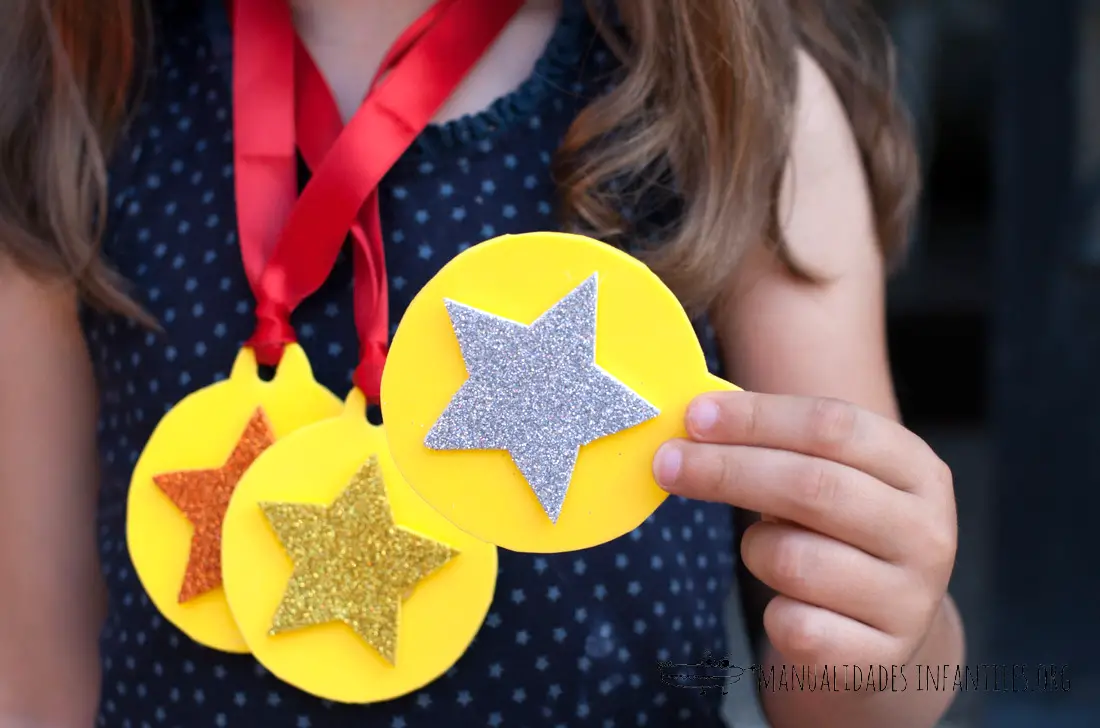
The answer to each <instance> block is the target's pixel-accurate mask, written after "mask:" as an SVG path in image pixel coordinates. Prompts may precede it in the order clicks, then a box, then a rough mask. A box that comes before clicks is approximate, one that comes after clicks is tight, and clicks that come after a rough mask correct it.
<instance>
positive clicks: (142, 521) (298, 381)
mask: <svg viewBox="0 0 1100 728" xmlns="http://www.w3.org/2000/svg"><path fill="white" fill-rule="evenodd" d="M339 410H340V401H339V400H338V399H337V398H336V397H334V396H333V395H332V394H331V393H330V392H329V391H328V390H327V389H325V388H324V387H322V386H321V385H319V384H317V382H316V381H314V379H313V374H312V372H311V370H310V367H309V362H308V361H307V360H306V356H305V352H303V351H302V350H301V348H300V347H298V346H297V345H291V346H288V347H287V349H286V351H285V352H284V354H283V357H282V361H281V362H280V364H279V368H278V370H277V372H276V374H275V377H274V379H272V380H271V381H269V382H268V381H264V380H262V379H260V377H259V375H258V374H257V367H256V360H255V357H254V354H253V352H252V349H250V348H246V349H243V350H242V351H241V352H240V353H239V354H238V355H237V361H236V363H235V364H234V366H233V370H232V372H231V373H230V375H229V378H228V379H226V380H225V381H223V382H218V383H216V384H213V385H211V386H209V387H205V388H204V389H200V390H199V391H197V392H195V393H193V394H191V395H189V396H187V397H186V398H184V399H183V400H182V401H181V402H180V403H179V404H177V405H176V406H175V407H173V408H172V409H171V410H170V411H169V412H168V413H167V414H166V415H165V416H164V418H163V419H162V420H161V421H160V423H159V424H158V425H157V427H156V429H155V430H154V431H153V436H152V437H151V438H150V439H149V442H148V444H147V445H146V446H145V450H144V451H143V452H142V454H141V457H140V458H138V461H137V464H136V466H135V467H134V473H133V476H132V477H131V480H130V492H129V496H128V502H127V511H126V542H127V545H128V546H129V550H130V558H131V560H132V561H133V563H134V569H135V571H136V573H137V576H138V578H139V579H140V580H141V583H142V585H143V586H144V587H145V590H146V592H147V593H148V594H149V598H150V600H151V601H152V602H153V604H154V605H155V606H156V607H157V609H158V610H160V612H161V614H163V615H164V617H165V618H166V619H167V620H168V621H170V622H171V623H172V624H174V625H175V626H176V627H178V628H179V629H180V630H181V631H183V632H184V633H185V634H187V635H188V636H190V637H191V638H192V639H194V640H195V641H196V642H199V643H201V644H204V645H206V646H208V647H212V648H214V649H218V650H224V651H226V652H247V651H248V648H247V646H246V645H245V643H244V640H243V639H242V638H241V635H240V632H239V631H238V630H237V625H236V622H235V621H234V620H233V616H232V615H231V614H230V612H229V605H228V604H227V602H226V600H225V592H224V590H223V589H222V571H221V545H222V542H221V539H222V520H223V519H224V517H225V511H226V508H227V507H228V506H229V501H230V498H231V497H232V495H233V491H234V490H235V488H236V487H237V484H238V482H239V481H240V479H241V476H242V475H244V473H245V471H246V470H247V469H248V468H249V466H251V464H252V463H253V461H255V460H256V458H257V457H258V456H259V455H260V453H262V452H263V451H264V450H266V449H267V448H268V447H270V446H271V444H272V443H274V442H275V441H276V440H277V439H278V438H279V437H282V436H284V435H286V434H288V433H290V432H293V431H294V430H296V429H298V428H299V427H301V426H303V425H306V424H309V423H311V422H315V421H317V420H320V419H324V418H325V417H328V416H331V415H332V414H333V413H335V412H339Z"/></svg>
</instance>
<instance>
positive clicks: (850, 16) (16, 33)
mask: <svg viewBox="0 0 1100 728" xmlns="http://www.w3.org/2000/svg"><path fill="white" fill-rule="evenodd" d="M7 4H8V8H9V10H8V20H7V21H6V22H5V23H4V26H3V28H0V94H2V97H3V99H4V103H3V104H0V257H3V256H6V257H9V258H11V259H13V260H14V261H15V262H16V264H18V265H21V266H22V267H24V268H25V269H27V270H29V271H31V272H32V273H35V274H40V275H44V276H49V277H59V276H63V277H68V278H70V279H72V280H73V281H74V282H75V283H76V284H77V285H78V286H79V288H80V290H81V292H82V293H83V294H84V295H85V297H86V298H87V299H88V300H89V301H90V302H91V303H93V304H95V305H98V306H100V307H102V308H105V309H108V310H113V311H117V312H119V313H122V314H125V315H130V316H139V317H141V311H140V309H139V308H138V307H137V306H136V305H135V304H134V303H133V301H132V300H131V299H130V298H129V297H128V296H127V295H126V293H125V289H124V282H123V281H122V280H120V278H119V277H118V276H117V274H115V273H114V272H113V271H112V270H111V268H110V267H109V266H108V265H107V264H106V263H105V262H104V261H103V260H102V259H101V258H100V256H99V251H98V240H99V236H100V233H101V231H102V227H103V222H104V218H105V216H106V199H107V198H106V195H107V190H106V187H107V178H106V171H105V170H106V165H105V158H106V157H107V155H108V154H109V150H110V144H111V140H112V138H113V136H114V135H115V134H116V133H117V131H118V128H119V125H120V123H121V122H122V121H123V119H124V115H125V112H126V101H127V99H128V98H129V96H130V94H129V91H130V82H131V80H132V79H133V77H134V76H135V73H134V70H135V64H136V61H135V52H134V48H135V38H136V37H140V33H141V32H143V31H144V30H145V28H144V26H143V23H142V22H141V21H140V20H139V18H141V17H142V15H141V13H140V12H139V8H140V7H141V0H97V1H96V2H90V1H89V0H8V3H7ZM13 5H14V10H13V9H12V6H13ZM589 5H590V8H589V9H590V13H591V15H592V16H593V19H594V20H595V21H596V22H597V25H598V27H599V28H600V31H601V33H602V34H603V35H604V37H605V38H606V39H607V41H608V42H609V44H610V45H611V46H612V48H613V49H614V50H615V52H616V53H617V54H618V55H619V56H620V57H621V60H622V65H623V69H624V74H623V77H622V78H621V79H620V80H619V82H618V83H617V84H616V85H615V87H614V89H613V90H612V91H611V92H610V93H609V94H608V95H606V96H604V97H602V98H600V99H598V100H596V101H595V102H593V103H592V104H591V105H590V106H588V107H587V108H586V109H585V110H584V111H583V113H581V114H580V116H579V117H578V118H577V119H576V121H575V122H574V123H573V126H572V128H571V129H570V131H569V133H568V135H567V137H566V139H565V141H564V144H563V145H562V147H561V149H560V150H559V153H558V157H557V159H556V162H555V173H556V176H557V180H558V183H559V187H560V191H561V201H562V212H563V215H564V216H565V217H566V219H567V220H570V221H572V222H574V223H577V224H579V225H581V226H583V227H584V228H586V229H587V230H589V231H591V232H592V234H594V235H595V236H597V237H599V238H601V239H604V240H607V241H608V242H613V243H619V244H626V243H627V242H629V241H630V240H631V236H632V235H633V234H634V232H635V229H634V228H633V227H632V225H631V223H630V221H629V216H626V215H624V214H623V204H622V203H623V200H622V195H623V194H624V193H623V189H622V186H621V185H617V184H616V183H617V182H621V181H623V180H627V181H628V185H627V186H628V187H629V190H630V192H629V194H630V195H637V196H639V197H644V196H645V195H646V194H647V193H648V192H651V191H653V190H654V189H656V188H659V187H661V188H669V187H671V188H674V189H675V191H676V196H677V198H678V199H679V200H680V201H681V204H682V209H681V214H679V215H678V216H677V222H676V223H675V224H673V225H670V226H668V227H667V229H665V230H663V238H664V239H663V240H661V241H660V242H661V244H660V245H657V246H654V247H653V248H652V250H651V252H650V253H649V254H648V260H649V262H650V265H651V266H652V267H653V268H654V269H655V270H656V271H657V272H658V273H659V274H660V275H661V276H662V277H663V278H664V279H665V280H666V282H667V283H668V284H669V285H670V287H672V289H673V290H674V291H676V293H677V294H678V295H679V296H680V298H681V300H682V301H683V302H684V304H685V306H687V307H688V308H689V310H693V311H699V310H702V309H703V308H705V307H706V306H707V305H708V304H709V303H710V302H711V301H712V300H714V298H715V297H716V296H717V294H718V292H719V290H720V288H721V286H722V284H723V283H724V281H725V279H726V277H727V276H728V274H729V271H730V270H731V269H732V268H733V267H734V266H735V265H736V264H737V262H738V260H739V259H740V256H741V255H742V254H743V253H744V251H745V250H746V249H748V247H749V246H751V245H753V244H756V243H759V242H761V241H764V242H766V243H767V244H769V245H771V246H773V248H774V250H775V251H776V252H777V254H779V255H780V256H781V257H782V258H783V259H784V260H785V261H786V262H787V264H788V265H789V267H790V268H791V270H792V272H794V273H796V274H797V275H800V276H803V277H807V278H812V271H805V270H802V269H801V268H800V267H799V265H798V262H797V261H795V260H793V259H792V257H791V256H790V255H789V254H788V251H787V248H786V246H785V245H784V242H783V239H782V235H781V234H780V225H779V218H778V214H777V201H778V192H779V187H780V182H781V179H782V175H783V171H784V168H785V164H786V159H787V149H788V145H789V139H790V120H791V112H792V109H793V106H794V102H795V96H796V93H797V83H798V73H797V59H796V51H797V49H799V48H802V49H804V50H805V51H807V52H809V53H810V54H811V55H812V56H813V57H814V58H815V59H816V60H817V62H818V63H819V64H821V66H822V67H823V68H824V69H825V71H826V73H827V74H828V75H829V77H830V78H831V80H832V82H833V84H834V86H835V87H836V89H837V91H838V94H839V96H840V98H841V100H842V101H843V103H844V105H845V107H846V109H847V111H848V115H849V118H850V120H851V123H852V126H853V129H854V131H855V135H856V139H857V141H858V143H859V147H860V150H861V153H862V157H863V162H864V165H865V168H866V171H867V175H868V179H869V184H870V189H871V193H872V198H873V203H874V211H875V213H876V220H877V225H878V234H879V239H880V243H881V245H882V246H883V247H884V249H885V250H886V251H887V252H888V253H889V252H892V251H894V250H896V249H898V248H899V247H901V246H902V245H903V243H904V240H905V236H906V233H907V227H908V222H909V217H910V214H911V211H912V208H913V204H914V199H915V196H916V184H917V167H916V164H915V154H914V151H913V146H912V143H911V140H910V137H909V133H908V128H907V125H906V123H905V119H904V116H903V115H902V113H901V111H900V108H899V105H898V103H897V100H896V99H895V95H894V78H893V76H894V72H893V56H892V53H891V47H890V44H889V41H888V40H887V36H886V35H885V33H884V32H883V31H882V29H881V28H880V27H879V25H878V24H877V21H876V19H875V18H874V16H873V14H872V13H870V11H869V10H868V9H867V8H865V7H864V3H862V2H860V1H859V0H645V1H640V0H631V1H630V2H621V3H617V5H618V10H619V18H620V19H621V21H622V22H621V24H618V23H610V22H608V21H607V14H606V8H605V7H603V4H601V3H600V2H599V1H598V0H590V2H589ZM620 28H621V29H623V32H621V33H620V31H619V29H620ZM606 140H614V143H606Z"/></svg>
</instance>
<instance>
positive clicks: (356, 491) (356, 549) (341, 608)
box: [260, 456, 458, 665]
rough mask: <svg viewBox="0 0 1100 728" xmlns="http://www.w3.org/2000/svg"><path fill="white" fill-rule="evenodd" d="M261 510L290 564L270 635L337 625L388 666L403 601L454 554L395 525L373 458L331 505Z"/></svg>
mask: <svg viewBox="0 0 1100 728" xmlns="http://www.w3.org/2000/svg"><path fill="white" fill-rule="evenodd" d="M260 508H261V509H262V510H263V513H264V515H265V516H266V517H267V520H268V522H269V523H270V524H271V527H272V528H273V529H274V530H275V534H276V536H278V538H279V541H280V542H281V543H282V545H283V548H285V549H286V551H287V554H288V555H289V556H290V560H291V561H292V562H293V563H294V571H293V573H292V574H291V577H290V583H289V584H288V585H287V588H286V592H285V593H284V594H283V599H282V601H281V602H280V603H279V606H278V608H277V609H276V610H275V618H274V620H273V622H272V626H271V634H273V635H274V634H278V633H279V632H284V631H286V630H291V629H298V628H301V627H307V626H310V625H316V624H325V623H327V622H336V621H340V622H344V623H345V624H347V625H348V626H349V627H351V628H352V629H353V630H355V632H356V633H357V634H358V635H359V636H360V637H362V638H363V640H365V641H366V643H367V644H369V645H370V646H371V647H373V648H374V649H376V650H377V651H378V652H379V654H381V655H382V657H383V658H385V660H386V661H387V662H389V663H390V664H391V665H392V664H394V661H395V656H396V653H397V623H398V615H399V613H400V608H401V598H402V596H403V595H405V594H407V593H408V592H409V591H410V590H411V589H412V588H413V587H414V586H415V585H416V584H417V583H418V582H419V581H421V580H422V579H424V578H425V577H427V576H428V575H429V574H431V573H432V572H434V571H435V570H436V569H439V568H440V567H441V566H443V565H444V564H446V563H447V562H448V561H450V560H451V559H453V558H454V557H455V556H457V555H458V551H456V550H455V549H453V548H451V547H449V546H446V545H444V544H441V543H438V542H436V541H432V540H431V539H428V538H425V537H423V536H420V535H417V534H415V533H412V532H411V531H407V530H405V529H404V528H401V527H400V526H397V525H395V524H394V522H393V514H392V513H391V511H390V503H389V499H388V498H387V496H386V486H385V483H383V482H382V474H381V471H380V470H379V468H378V461H377V459H376V458H375V457H374V456H371V458H370V459H369V460H368V461H367V462H366V463H365V464H364V465H363V467H361V468H360V469H359V471H358V472H357V473H356V474H355V475H354V476H353V477H352V479H351V482H350V483H348V485H347V487H345V488H344V491H343V492H342V493H341V494H340V495H339V496H337V497H336V500H335V501H333V503H332V505H330V506H321V505H310V504H304V503H261V504H260Z"/></svg>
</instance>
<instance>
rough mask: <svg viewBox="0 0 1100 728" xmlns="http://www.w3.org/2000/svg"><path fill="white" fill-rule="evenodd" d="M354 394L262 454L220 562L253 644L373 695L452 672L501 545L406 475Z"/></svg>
mask: <svg viewBox="0 0 1100 728" xmlns="http://www.w3.org/2000/svg"><path fill="white" fill-rule="evenodd" d="M365 410H366V404H365V400H364V398H363V396H362V394H360V393H359V391H358V390H354V391H353V392H352V393H351V395H350V396H349V397H348V400H347V403H346V405H345V409H344V412H343V413H342V414H341V415H339V416H337V417H334V418H332V419H329V420H325V421H324V422H319V423H317V424H315V425H312V426H310V427H306V428H304V429H301V430H299V431H298V432H296V433H294V434H293V435H292V436H290V437H288V438H285V439H283V440H281V441H280V442H279V443H278V444H276V445H275V446H274V447H272V448H270V449H268V450H267V451H266V452H264V453H263V454H262V455H261V456H260V457H259V458H258V459H257V460H256V461H255V463H253V465H252V467H251V468H249V470H248V472H247V473H246V474H245V476H244V478H242V479H241V482H240V484H239V485H238V486H237V489H236V491H235V492H234V494H233V499H232V501H231V502H230V505H229V510H228V511H227V512H226V516H225V525H224V530H223V539H222V568H223V573H224V579H225V591H226V595H227V597H228V600H229V606H230V607H231V609H232V611H233V616H234V617H235V618H236V621H237V624H238V626H239V628H240V631H241V634H242V635H243V637H244V641H245V643H246V644H247V645H248V648H249V649H250V650H251V652H252V654H253V655H254V656H255V658H256V659H257V660H258V661H259V662H260V663H261V664H262V665H264V667H266V668H267V669H268V670H270V671H271V672H272V673H273V674H274V675H275V676H276V677H278V678H280V679H281V680H283V681H284V682H287V683H289V684H291V685H294V686H295V687H297V688H299V689H301V690H304V691H306V692H308V693H312V694H313V695H316V696H318V697H321V698H326V699H329V700H335V701H339V702H344V703H373V702H379V701H383V700H389V699H391V698H395V697H399V696H401V695H405V694H407V693H409V692H412V691H413V690H416V689H418V688H420V687H422V686H424V685H426V684H428V683H429V682H431V681H432V680H434V679H436V678H437V677H439V676H440V675H442V674H443V673H444V672H446V671H447V670H448V669H449V668H450V667H451V666H452V665H453V664H454V663H455V662H456V661H458V659H459V658H460V657H461V656H462V654H463V653H464V652H465V651H466V648H467V647H468V646H469V644H470V642H472V641H473V638H474V635H475V634H477V631H478V629H480V627H481V623H482V622H483V621H484V619H485V615H486V614H487V613H488V611H489V604H490V603H491V602H492V599H493V591H494V588H495V586H496V575H497V551H496V547H494V546H493V545H492V544H489V543H485V542H484V541H480V540H478V539H476V538H474V537H472V536H470V535H469V534H466V533H464V532H463V531H461V530H459V529H458V528H456V527H455V526H454V525H452V524H451V523H450V522H448V521H447V520H446V519H445V518H443V517H442V516H440V515H439V514H438V513H437V512H436V511H435V510H433V509H432V508H431V506H429V505H428V504H427V503H425V502H424V501H423V500H422V499H421V498H420V497H419V496H418V495H417V494H416V493H415V492H414V491H413V490H412V489H411V488H409V486H408V485H407V484H406V483H405V482H404V480H403V479H402V478H401V476H400V473H398V471H397V468H395V467H394V465H393V462H392V460H391V459H390V456H389V453H388V450H387V447H386V438H385V435H384V434H383V432H382V428H380V427H376V426H374V425H372V424H370V422H368V421H367V418H366V412H365Z"/></svg>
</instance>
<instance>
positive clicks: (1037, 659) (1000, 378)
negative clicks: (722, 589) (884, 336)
mask: <svg viewBox="0 0 1100 728" xmlns="http://www.w3.org/2000/svg"><path fill="white" fill-rule="evenodd" d="M875 4H876V5H877V6H878V8H879V10H880V11H881V13H882V15H883V17H884V18H885V19H886V21H887V23H888V25H889V27H890V30H891V32H892V34H893V36H894V39H895V42H896V44H897V46H898V50H899V73H900V77H901V82H902V86H903V91H904V95H905V98H906V101H907V103H908V105H909V106H910V108H911V110H912V113H913V116H914V119H915V122H916V124H917V130H918V132H919V139H920V147H921V153H922V158H923V161H924V167H925V169H924V179H925V191H924V198H923V205H922V208H921V215H920V221H919V224H918V225H917V230H916V231H915V235H914V240H913V243H912V250H911V253H910V256H909V260H908V262H907V264H906V265H905V267H904V268H903V269H902V271H901V272H900V273H899V274H898V275H897V276H896V277H895V279H894V280H893V281H892V284H891V288H890V299H889V319H890V321H889V324H890V346H891V355H892V360H893V365H894V376H895V379H896V382H897V388H898V396H899V398H900V401H901V406H902V411H903V414H904V417H905V419H906V423H907V424H908V425H909V426H910V427H911V428H913V429H914V430H916V431H917V432H918V433H919V434H921V435H922V436H923V437H925V439H927V440H928V441H929V442H930V443H931V444H932V445H933V446H934V447H935V448H936V449H937V451H938V452H939V453H940V454H941V456H942V457H944V459H945V460H946V461H947V462H948V463H949V464H950V465H951V466H952V470H953V472H954V475H955V484H956V491H957V497H958V504H959V528H960V536H959V537H960V544H959V554H958V561H957V566H956V571H955V575H954V579H953V583H952V593H953V594H954V595H955V597H956V599H957V601H958V603H959V606H960V609H961V611H962V612H963V616H964V619H965V620H966V625H967V631H968V634H967V641H968V645H967V648H968V655H967V658H966V659H967V664H968V665H970V666H977V665H981V664H996V665H1002V666H1008V667H1010V668H1011V667H1012V666H1018V667H1021V668H1022V669H1024V670H1025V671H1026V674H1028V676H1029V685H1028V689H1027V690H1026V691H1022V690H1021V691H1018V692H1015V693H1013V692H994V691H991V690H990V691H981V692H977V691H970V692H960V693H958V695H957V699H956V702H955V705H954V707H953V709H952V710H951V712H950V714H949V715H948V717H947V720H946V721H945V723H944V728H946V727H947V726H950V728H979V727H981V728H1086V727H1087V728H1098V727H1100V662H1096V660H1097V659H1098V653H1100V599H1098V596H1100V595H1098V592H1100V588H1098V587H1097V582H1098V581H1100V578H1098V577H1100V548H1098V547H1097V546H1096V545H1095V543H1096V539H1095V538H1093V537H1092V534H1093V533H1095V532H1096V528H1097V527H1096V525H1095V524H1096V522H1097V518H1098V517H1100V0H1046V1H1045V2H1039V0H877V2H876V3H875ZM735 639H736V637H735ZM1042 666H1053V669H1051V668H1050V667H1048V668H1045V669H1044V668H1043V667H1042ZM1052 673H1053V674H1055V675H1056V677H1055V679H1054V685H1050V684H1047V685H1042V684H1040V680H1039V677H1040V676H1042V675H1049V674H1052ZM1067 679H1068V682H1067V681H1066V680H1067ZM1063 688H1068V689H1063ZM742 701H743V696H740V697H739V699H738V701H737V702H739V703H742ZM744 702H748V701H744ZM731 717H732V718H733V725H734V726H735V727H736V728H740V726H743V725H744V726H755V725H762V719H761V717H760V716H759V714H758V713H757V712H755V711H754V710H749V709H744V710H743V709H740V708H739V709H738V712H737V713H735V714H734V715H733V716H731ZM884 728H888V727H884Z"/></svg>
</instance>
